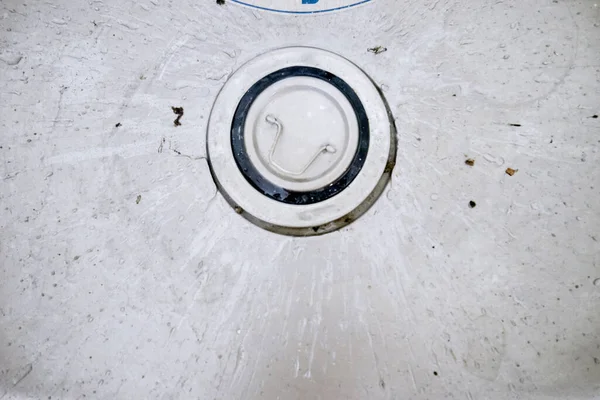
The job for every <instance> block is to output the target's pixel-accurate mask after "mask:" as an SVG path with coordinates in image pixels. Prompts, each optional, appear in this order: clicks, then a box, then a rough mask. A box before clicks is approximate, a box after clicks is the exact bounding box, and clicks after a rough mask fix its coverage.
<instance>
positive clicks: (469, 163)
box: [465, 158, 475, 167]
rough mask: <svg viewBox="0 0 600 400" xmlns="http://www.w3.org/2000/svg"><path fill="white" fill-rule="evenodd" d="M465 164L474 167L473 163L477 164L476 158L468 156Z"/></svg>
mask: <svg viewBox="0 0 600 400" xmlns="http://www.w3.org/2000/svg"><path fill="white" fill-rule="evenodd" d="M465 164H467V165H468V166H469V167H472V166H473V165H475V160H474V159H472V158H467V159H466V160H465Z"/></svg>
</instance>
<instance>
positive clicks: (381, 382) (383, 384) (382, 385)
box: [379, 378, 385, 389]
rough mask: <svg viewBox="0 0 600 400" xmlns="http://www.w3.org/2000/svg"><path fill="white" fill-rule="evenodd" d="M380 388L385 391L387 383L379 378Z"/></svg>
mask: <svg viewBox="0 0 600 400" xmlns="http://www.w3.org/2000/svg"><path fill="white" fill-rule="evenodd" d="M379 387H380V388H382V389H385V381H384V380H383V378H379Z"/></svg>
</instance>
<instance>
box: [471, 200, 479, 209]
mask: <svg viewBox="0 0 600 400" xmlns="http://www.w3.org/2000/svg"><path fill="white" fill-rule="evenodd" d="M476 206H477V203H475V202H474V201H473V200H471V201H470V202H469V207H471V208H475V207H476Z"/></svg>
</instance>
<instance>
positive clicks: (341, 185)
mask: <svg viewBox="0 0 600 400" xmlns="http://www.w3.org/2000/svg"><path fill="white" fill-rule="evenodd" d="M298 76H307V77H311V78H317V79H321V80H322V81H325V82H327V83H329V84H330V85H333V86H334V87H335V88H336V89H338V90H339V91H340V92H342V94H343V95H344V96H345V97H346V99H348V102H349V103H350V105H351V106H352V109H353V110H354V114H355V115H356V120H357V122H358V146H357V149H356V153H355V154H354V157H353V158H352V162H351V163H350V165H349V166H348V168H347V169H346V171H345V172H344V173H343V174H342V175H341V176H340V177H339V178H338V179H336V180H335V181H334V182H332V183H330V184H329V185H327V186H325V187H322V188H319V189H315V190H311V191H307V192H299V191H293V190H288V189H286V188H283V187H281V186H279V185H275V184H274V183H272V182H271V181H269V180H267V179H266V178H265V177H264V176H262V175H261V174H260V173H259V172H258V170H257V169H256V167H255V166H254V164H252V162H251V161H250V158H249V156H248V153H247V151H246V145H245V141H244V134H245V132H244V126H245V124H246V117H247V115H248V111H249V110H250V107H251V106H252V104H253V103H254V100H255V99H256V98H257V97H258V96H259V95H260V94H261V93H262V92H263V91H264V90H265V89H266V88H268V87H269V86H271V85H272V84H274V83H276V82H279V81H281V80H283V79H286V78H292V77H298ZM369 136H370V135H369V119H368V118H367V113H366V112H365V108H364V106H363V104H362V102H361V101H360V99H359V98H358V95H357V94H356V92H355V91H354V90H353V89H352V88H351V87H350V85H348V84H347V83H346V82H345V81H344V80H343V79H341V78H339V77H337V76H335V75H334V74H332V73H331V72H328V71H324V70H322V69H319V68H314V67H304V66H294V67H287V68H283V69H280V70H278V71H275V72H273V73H270V74H269V75H267V76H265V77H264V78H262V79H260V80H259V81H257V82H256V83H255V84H254V85H252V87H251V88H250V89H248V91H247V92H246V93H245V94H244V96H243V97H242V99H241V100H240V102H239V104H238V107H237V109H236V110H235V114H234V116H233V121H232V124H231V147H232V149H233V157H234V159H235V162H236V164H237V166H238V168H239V170H240V172H241V173H242V175H243V176H244V178H246V180H247V181H248V183H250V185H252V187H254V188H255V189H256V190H258V191H259V192H260V193H262V194H263V195H265V196H267V197H269V198H271V199H273V200H276V201H279V202H281V203H285V204H295V205H308V204H314V203H318V202H321V201H324V200H327V199H330V198H332V197H333V196H335V195H336V194H338V193H340V192H341V191H342V190H344V189H345V188H346V187H348V185H350V183H352V181H353V180H354V179H355V178H356V176H357V175H358V174H359V172H360V170H361V169H362V167H363V165H364V163H365V159H366V158H367V153H368V152H369Z"/></svg>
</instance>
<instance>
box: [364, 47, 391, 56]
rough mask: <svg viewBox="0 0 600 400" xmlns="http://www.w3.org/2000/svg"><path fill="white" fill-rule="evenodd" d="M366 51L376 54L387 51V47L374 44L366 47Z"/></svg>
mask: <svg viewBox="0 0 600 400" xmlns="http://www.w3.org/2000/svg"><path fill="white" fill-rule="evenodd" d="M367 51H368V52H369V53H373V54H375V55H377V54H381V53H385V52H386V51H387V47H383V46H375V47H371V48H370V49H367Z"/></svg>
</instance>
